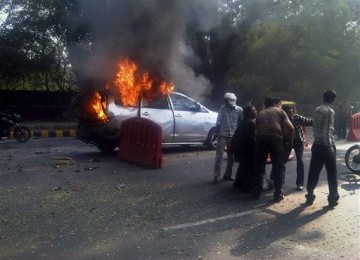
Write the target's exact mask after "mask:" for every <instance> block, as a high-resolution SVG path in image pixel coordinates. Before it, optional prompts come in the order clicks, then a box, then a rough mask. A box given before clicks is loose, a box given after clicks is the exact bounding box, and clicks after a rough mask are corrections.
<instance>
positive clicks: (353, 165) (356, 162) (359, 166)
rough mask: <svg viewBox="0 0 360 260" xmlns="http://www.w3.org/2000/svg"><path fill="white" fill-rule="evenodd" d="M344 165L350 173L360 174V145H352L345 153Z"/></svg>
mask: <svg viewBox="0 0 360 260" xmlns="http://www.w3.org/2000/svg"><path fill="white" fill-rule="evenodd" d="M345 164H346V167H347V168H348V169H349V170H350V171H351V172H353V173H356V174H360V145H353V146H351V147H350V148H349V149H348V150H347V151H346V154H345Z"/></svg>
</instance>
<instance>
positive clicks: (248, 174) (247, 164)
mask: <svg viewBox="0 0 360 260" xmlns="http://www.w3.org/2000/svg"><path fill="white" fill-rule="evenodd" d="M238 159H239V166H238V168H237V171H236V178H235V182H234V186H237V187H240V188H241V190H242V191H245V192H249V191H251V188H252V177H253V172H254V156H239V158H238Z"/></svg>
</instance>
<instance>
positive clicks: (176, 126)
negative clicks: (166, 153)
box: [77, 92, 217, 152]
mask: <svg viewBox="0 0 360 260" xmlns="http://www.w3.org/2000/svg"><path fill="white" fill-rule="evenodd" d="M98 93H99V94H100V92H98ZM84 96H85V99H86V98H88V97H93V96H94V95H93V94H87V95H83V96H82V97H81V98H80V100H81V99H84ZM97 96H98V95H97ZM99 101H100V102H98V103H100V104H101V108H102V111H103V112H102V114H103V115H102V117H103V118H106V119H105V120H101V119H94V116H93V115H86V116H82V117H77V118H78V120H77V121H78V129H77V139H79V140H82V141H84V142H87V143H91V144H94V145H95V146H97V147H98V148H99V149H100V150H101V151H103V152H112V151H114V150H115V149H116V148H117V147H119V144H120V142H121V140H120V131H121V122H122V121H124V120H126V119H129V118H132V117H142V118H147V119H150V120H151V121H153V122H155V123H157V124H158V125H160V126H161V128H162V144H163V146H164V145H205V146H207V147H208V148H210V149H215V148H216V135H215V124H216V119H217V113H216V112H213V111H211V110H210V109H208V108H206V107H205V106H203V105H201V104H200V103H199V102H196V101H195V100H193V99H192V98H190V97H188V96H186V95H184V94H182V93H179V92H170V93H167V94H165V95H160V96H158V97H156V98H153V99H152V100H151V101H148V100H147V99H146V98H144V97H141V98H139V99H138V102H137V104H136V105H134V106H131V105H126V106H125V105H123V103H122V102H121V100H120V99H119V98H116V97H115V96H114V95H111V94H103V93H102V94H100V96H99ZM82 102H84V101H82ZM88 114H89V113H88ZM79 118H80V119H79Z"/></svg>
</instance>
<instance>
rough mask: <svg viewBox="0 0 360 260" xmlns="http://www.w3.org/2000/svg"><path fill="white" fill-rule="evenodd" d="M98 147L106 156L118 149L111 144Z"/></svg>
mask: <svg viewBox="0 0 360 260" xmlns="http://www.w3.org/2000/svg"><path fill="white" fill-rule="evenodd" d="M96 147H97V148H98V149H99V150H100V151H102V152H103V153H105V154H113V153H114V150H115V148H116V146H115V145H111V144H98V145H97V146H96Z"/></svg>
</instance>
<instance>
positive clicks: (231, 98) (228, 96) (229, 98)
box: [224, 92, 236, 106]
mask: <svg viewBox="0 0 360 260" xmlns="http://www.w3.org/2000/svg"><path fill="white" fill-rule="evenodd" d="M224 99H226V100H227V101H229V104H230V105H231V106H235V103H236V96H235V94H234V93H230V92H228V93H226V94H225V96H224Z"/></svg>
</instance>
